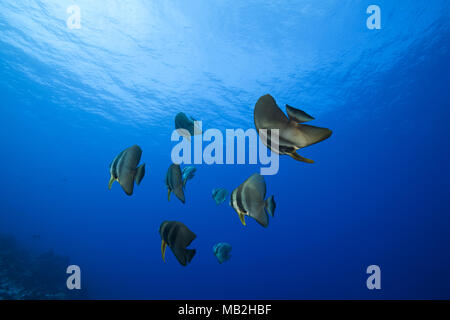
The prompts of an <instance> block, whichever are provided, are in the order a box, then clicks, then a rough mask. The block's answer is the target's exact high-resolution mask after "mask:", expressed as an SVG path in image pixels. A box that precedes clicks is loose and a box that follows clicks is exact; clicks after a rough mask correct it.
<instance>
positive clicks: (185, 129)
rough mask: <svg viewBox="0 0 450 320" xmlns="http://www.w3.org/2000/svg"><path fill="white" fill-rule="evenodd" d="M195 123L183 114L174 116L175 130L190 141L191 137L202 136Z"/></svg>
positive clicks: (199, 128)
mask: <svg viewBox="0 0 450 320" xmlns="http://www.w3.org/2000/svg"><path fill="white" fill-rule="evenodd" d="M196 121H197V120H195V119H194V118H192V117H190V119H189V118H188V116H187V115H186V114H185V113H184V112H179V113H177V115H176V116H175V129H176V130H177V132H178V133H179V134H180V135H181V136H183V137H186V138H187V139H188V140H189V141H190V140H191V136H194V135H198V134H202V130H201V127H199V126H198V125H197V123H196Z"/></svg>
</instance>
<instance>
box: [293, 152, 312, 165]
mask: <svg viewBox="0 0 450 320" xmlns="http://www.w3.org/2000/svg"><path fill="white" fill-rule="evenodd" d="M289 155H290V156H291V157H292V158H294V159H295V160H297V161H302V162H306V163H314V160H311V159H307V158H304V157H302V156H301V155H299V154H298V153H297V152H295V151H294V152H292V153H289Z"/></svg>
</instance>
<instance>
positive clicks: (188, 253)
mask: <svg viewBox="0 0 450 320" xmlns="http://www.w3.org/2000/svg"><path fill="white" fill-rule="evenodd" d="M194 256H195V249H186V263H189V262H191V260H192V258H193V257H194Z"/></svg>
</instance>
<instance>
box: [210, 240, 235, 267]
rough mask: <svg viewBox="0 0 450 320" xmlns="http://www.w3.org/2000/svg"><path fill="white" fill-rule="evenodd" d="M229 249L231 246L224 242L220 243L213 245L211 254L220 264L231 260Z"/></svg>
mask: <svg viewBox="0 0 450 320" xmlns="http://www.w3.org/2000/svg"><path fill="white" fill-rule="evenodd" d="M231 249H232V247H231V245H230V244H228V243H226V242H220V243H217V244H215V245H214V247H213V252H214V255H215V256H216V258H217V261H218V262H219V263H220V264H222V263H223V262H225V261H228V260H229V259H230V258H231Z"/></svg>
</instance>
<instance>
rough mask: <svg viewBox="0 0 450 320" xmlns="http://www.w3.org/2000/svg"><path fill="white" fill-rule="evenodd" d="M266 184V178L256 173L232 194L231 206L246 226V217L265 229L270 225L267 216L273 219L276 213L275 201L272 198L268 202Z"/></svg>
mask: <svg viewBox="0 0 450 320" xmlns="http://www.w3.org/2000/svg"><path fill="white" fill-rule="evenodd" d="M265 197H266V183H265V181H264V178H263V177H262V176H261V175H260V174H258V173H255V174H253V175H252V176H250V178H248V179H247V180H245V181H244V182H243V183H242V184H241V185H240V186H239V187H237V188H236V189H234V190H233V192H232V193H231V199H230V205H231V206H232V207H233V209H234V210H235V211H236V212H237V214H238V215H239V219H240V220H241V222H242V224H243V225H244V226H245V225H246V223H245V216H250V217H252V218H253V219H255V220H256V221H257V222H258V223H259V224H260V225H262V226H263V227H267V226H268V225H269V218H268V215H267V214H270V215H271V216H272V217H273V216H274V213H275V207H276V205H275V199H274V197H273V196H270V197H269V198H267V199H266V200H264V198H265Z"/></svg>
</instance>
